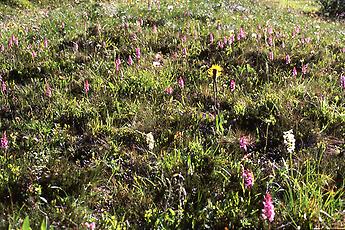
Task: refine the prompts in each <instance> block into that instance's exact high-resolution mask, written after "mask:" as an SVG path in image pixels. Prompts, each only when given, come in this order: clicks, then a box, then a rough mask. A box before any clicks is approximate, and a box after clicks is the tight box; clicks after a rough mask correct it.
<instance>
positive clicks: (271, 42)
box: [267, 36, 273, 46]
mask: <svg viewBox="0 0 345 230" xmlns="http://www.w3.org/2000/svg"><path fill="white" fill-rule="evenodd" d="M267 43H268V45H269V46H273V37H272V36H269V37H268V41H267Z"/></svg>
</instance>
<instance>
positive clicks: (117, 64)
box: [115, 58, 121, 73]
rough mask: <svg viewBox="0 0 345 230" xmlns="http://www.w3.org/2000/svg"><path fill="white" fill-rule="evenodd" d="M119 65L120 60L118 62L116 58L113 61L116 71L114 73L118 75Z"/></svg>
mask: <svg viewBox="0 0 345 230" xmlns="http://www.w3.org/2000/svg"><path fill="white" fill-rule="evenodd" d="M120 65H121V60H120V58H116V60H115V69H116V73H119V71H120Z"/></svg>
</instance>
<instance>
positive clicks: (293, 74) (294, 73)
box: [292, 66, 297, 77]
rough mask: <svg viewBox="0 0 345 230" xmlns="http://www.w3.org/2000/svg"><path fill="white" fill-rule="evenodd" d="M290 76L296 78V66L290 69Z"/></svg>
mask: <svg viewBox="0 0 345 230" xmlns="http://www.w3.org/2000/svg"><path fill="white" fill-rule="evenodd" d="M292 76H294V77H296V76H297V69H296V66H294V67H293V69H292Z"/></svg>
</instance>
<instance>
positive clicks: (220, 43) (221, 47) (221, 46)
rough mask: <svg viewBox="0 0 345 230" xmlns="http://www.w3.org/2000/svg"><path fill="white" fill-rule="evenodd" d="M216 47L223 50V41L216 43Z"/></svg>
mask: <svg viewBox="0 0 345 230" xmlns="http://www.w3.org/2000/svg"><path fill="white" fill-rule="evenodd" d="M217 45H218V48H219V49H223V48H224V43H223V41H218V43H217Z"/></svg>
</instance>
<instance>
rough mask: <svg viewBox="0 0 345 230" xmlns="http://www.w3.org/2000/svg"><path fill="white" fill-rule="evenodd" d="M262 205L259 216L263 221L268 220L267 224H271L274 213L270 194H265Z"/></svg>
mask: <svg viewBox="0 0 345 230" xmlns="http://www.w3.org/2000/svg"><path fill="white" fill-rule="evenodd" d="M262 203H263V205H264V207H263V209H262V214H261V215H262V217H263V218H264V220H269V222H273V220H274V216H275V213H274V205H273V201H272V196H271V194H269V193H266V195H265V197H264V200H263V202H262Z"/></svg>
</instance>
